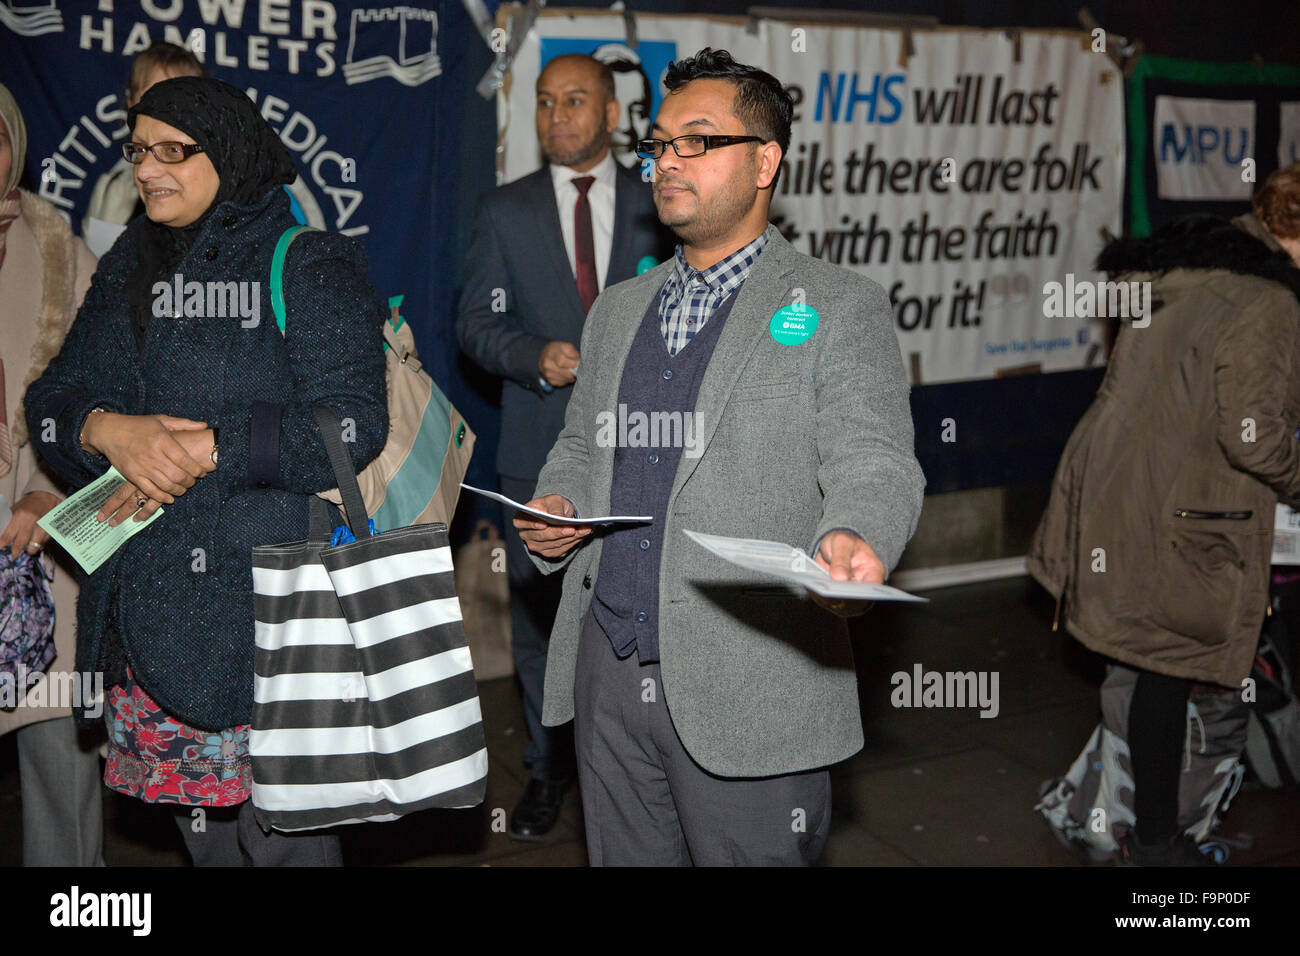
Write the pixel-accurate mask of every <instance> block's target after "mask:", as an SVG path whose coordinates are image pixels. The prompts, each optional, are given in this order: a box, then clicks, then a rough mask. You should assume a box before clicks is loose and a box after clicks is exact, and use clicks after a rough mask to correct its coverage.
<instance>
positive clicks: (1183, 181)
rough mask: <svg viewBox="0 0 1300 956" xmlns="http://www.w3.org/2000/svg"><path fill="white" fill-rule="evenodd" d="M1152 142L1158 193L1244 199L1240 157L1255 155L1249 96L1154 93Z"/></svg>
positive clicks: (1247, 188)
mask: <svg viewBox="0 0 1300 956" xmlns="http://www.w3.org/2000/svg"><path fill="white" fill-rule="evenodd" d="M1151 145H1152V148H1153V149H1154V151H1155V157H1156V194H1157V195H1158V196H1159V197H1160V198H1161V199H1198V200H1206V199H1208V200H1223V201H1228V200H1238V199H1249V198H1250V196H1251V193H1252V192H1253V191H1254V188H1255V184H1254V183H1253V182H1247V181H1245V179H1243V177H1242V161H1243V160H1245V159H1254V158H1255V102H1254V100H1206V99H1193V98H1191V97H1185V96H1157V97H1156V108H1155V123H1154V128H1153V130H1152V144H1151Z"/></svg>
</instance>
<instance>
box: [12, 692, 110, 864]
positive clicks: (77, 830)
mask: <svg viewBox="0 0 1300 956" xmlns="http://www.w3.org/2000/svg"><path fill="white" fill-rule="evenodd" d="M14 733H15V734H17V743H18V779H19V787H20V789H21V792H22V800H23V865H24V866H103V865H104V809H103V808H104V781H103V771H102V770H101V769H100V766H99V749H98V738H97V737H96V736H95V735H94V734H93V733H82V734H79V733H78V731H77V727H76V724H75V723H73V720H72V718H71V717H55V718H54V719H53V720H42V721H40V722H39V723H35V724H28V725H26V726H25V727H20V728H18V730H16V731H14Z"/></svg>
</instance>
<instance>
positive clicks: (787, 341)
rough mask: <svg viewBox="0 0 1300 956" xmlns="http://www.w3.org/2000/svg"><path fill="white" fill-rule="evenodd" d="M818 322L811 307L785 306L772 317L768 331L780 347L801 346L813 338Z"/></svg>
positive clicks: (815, 313) (814, 310) (815, 311)
mask: <svg viewBox="0 0 1300 956" xmlns="http://www.w3.org/2000/svg"><path fill="white" fill-rule="evenodd" d="M818 320H819V317H818V315H817V310H816V309H814V308H813V307H812V306H811V305H784V306H782V307H781V308H779V309H777V310H776V313H775V314H774V315H773V316H772V321H771V322H770V323H768V330H769V331H770V332H771V333H772V338H773V339H774V340H775V341H776V343H777V344H778V345H800V344H802V343H804V342H807V341H808V340H809V339H810V338H812V337H813V333H814V332H816V331H817V322H818Z"/></svg>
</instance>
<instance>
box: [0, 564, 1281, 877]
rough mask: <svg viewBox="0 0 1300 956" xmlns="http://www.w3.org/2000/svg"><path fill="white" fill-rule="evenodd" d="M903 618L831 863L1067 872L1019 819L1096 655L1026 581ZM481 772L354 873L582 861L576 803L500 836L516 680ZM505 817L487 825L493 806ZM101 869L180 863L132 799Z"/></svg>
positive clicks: (1238, 821)
mask: <svg viewBox="0 0 1300 956" xmlns="http://www.w3.org/2000/svg"><path fill="white" fill-rule="evenodd" d="M927 596H928V597H929V598H930V599H931V603H930V604H928V605H923V606H913V607H886V606H877V608H876V609H875V610H873V611H872V612H870V614H869V615H867V617H865V618H863V619H862V620H861V622H860V625H859V626H858V628H857V633H856V634H855V639H854V640H855V648H856V651H857V654H858V672H859V681H860V689H861V698H862V712H863V713H862V716H863V724H864V728H865V731H866V746H865V747H864V748H863V749H862V751H860V752H859V753H858V754H857V755H856V756H854V757H853V758H851V759H850V760H848V761H845V762H844V763H843V764H840V765H838V766H837V767H836V768H834V770H833V779H834V814H833V822H832V827H831V834H830V839H829V842H828V844H827V848H826V852H825V855H824V857H823V860H822V862H823V863H824V864H825V865H828V866H859V865H864V864H865V865H878V866H913V865H921V866H932V865H945V864H946V865H1015V866H1068V865H1073V864H1075V863H1076V861H1075V859H1074V858H1073V857H1072V856H1071V855H1070V854H1068V853H1067V852H1066V851H1065V850H1064V849H1062V848H1061V847H1060V845H1059V844H1057V842H1056V841H1055V839H1054V838H1053V837H1052V836H1051V834H1050V832H1049V831H1048V829H1047V828H1046V826H1045V825H1044V824H1043V823H1042V822H1040V820H1039V819H1038V818H1037V815H1036V814H1035V813H1034V812H1033V811H1032V807H1033V804H1034V802H1035V800H1036V797H1037V791H1038V786H1039V784H1040V782H1041V781H1043V780H1044V779H1046V778H1048V777H1053V776H1058V775H1060V774H1062V773H1064V772H1065V770H1066V768H1067V767H1068V766H1069V765H1070V763H1071V762H1072V761H1073V759H1074V757H1075V756H1076V755H1077V754H1078V752H1079V750H1080V748H1081V747H1082V746H1083V743H1084V742H1085V741H1086V739H1087V737H1088V735H1089V734H1090V733H1091V731H1092V728H1093V726H1094V725H1095V723H1096V721H1097V687H1098V685H1099V684H1100V682H1101V676H1102V668H1101V663H1100V660H1099V659H1098V658H1096V657H1094V656H1092V655H1091V654H1089V653H1088V652H1086V651H1084V650H1083V649H1082V648H1081V647H1080V646H1079V645H1078V644H1077V643H1075V642H1074V641H1073V640H1071V639H1069V638H1067V637H1065V636H1064V635H1060V634H1053V633H1052V632H1051V616H1052V607H1051V605H1050V603H1049V601H1048V599H1047V597H1046V596H1045V595H1044V594H1043V592H1042V591H1041V590H1039V589H1038V588H1037V586H1036V585H1034V584H1032V583H1031V582H1030V581H1029V580H1028V579H1027V578H1016V579H1011V580H1007V581H1001V582H994V583H991V584H980V585H972V586H969V587H961V588H946V589H943V590H938V591H932V592H930V593H929V594H928V595H927ZM917 663H920V664H922V665H923V666H924V668H925V669H926V670H938V671H949V670H954V671H956V670H960V671H967V670H974V671H997V672H998V674H999V696H1000V712H999V713H998V715H997V717H995V718H991V719H983V718H980V717H979V716H978V713H977V712H976V711H975V710H956V709H903V708H894V707H893V706H891V703H890V694H891V691H892V690H893V687H892V685H891V683H890V676H891V675H892V674H893V673H895V672H896V671H908V672H910V671H911V670H912V667H913V665H914V664H917ZM480 689H481V693H482V703H483V714H484V722H485V725H486V729H487V735H488V748H489V753H490V766H491V769H490V771H489V777H488V792H487V800H486V802H485V804H484V806H483V807H482V808H479V809H477V810H462V811H431V812H428V813H424V814H418V815H417V816H415V817H413V818H411V819H408V820H404V821H399V822H396V823H385V824H372V825H368V826H355V827H349V828H347V832H346V835H345V847H344V852H345V858H346V860H347V862H348V863H350V864H355V865H401V866H448V865H453V866H454V865H491V866H520V865H523V866H581V865H585V863H586V859H587V857H586V846H585V840H584V838H583V829H582V813H581V808H580V806H579V800H578V799H577V797H576V794H570V797H569V799H568V800H567V801H566V804H565V807H564V812H563V815H562V817H561V820H560V823H559V825H558V826H557V827H556V829H555V831H554V832H553V833H552V834H551V835H550V837H549V838H548V839H547V840H546V841H545V842H542V843H539V844H524V843H517V842H514V841H512V840H510V839H509V838H508V837H507V836H506V835H505V834H504V833H501V832H495V831H494V829H493V826H492V824H493V821H494V819H500V818H502V817H503V816H504V814H506V813H508V812H509V810H510V808H511V807H512V806H513V805H514V803H515V801H516V800H517V799H518V798H519V796H520V795H521V794H522V793H523V789H524V785H525V783H526V782H527V770H526V769H525V768H524V767H523V765H522V763H521V757H522V754H523V750H524V745H525V743H526V739H525V732H524V724H523V714H522V711H521V709H520V705H519V700H518V696H517V693H516V690H515V685H514V679H513V678H508V679H502V680H496V681H489V682H486V683H484V684H482V685H481V688H480ZM20 809H21V806H20V800H19V794H18V769H17V760H16V756H15V750H14V745H13V740H12V737H6V738H0V819H2V820H4V821H6V823H5V825H4V826H3V827H0V865H17V864H19V863H20V862H21V857H22V853H21V843H20V835H19V826H18V821H19V819H20V815H19V814H20ZM497 810H500V811H501V812H499V813H494V811H497ZM1297 810H1300V795H1297V794H1296V793H1289V794H1287V793H1282V792H1277V791H1270V790H1266V789H1264V788H1262V787H1260V786H1259V785H1258V784H1255V783H1253V782H1251V781H1248V783H1247V785H1246V786H1245V787H1244V788H1243V790H1242V791H1241V793H1240V794H1239V795H1238V797H1237V800H1236V802H1235V803H1234V804H1233V806H1232V809H1231V811H1230V812H1229V814H1228V815H1227V818H1226V820H1225V825H1224V830H1225V831H1226V832H1228V833H1237V832H1242V833H1248V834H1250V835H1252V836H1253V837H1254V839H1255V845H1254V848H1253V849H1251V850H1234V851H1233V856H1232V858H1231V860H1230V861H1229V862H1230V864H1246V865H1296V864H1300V824H1297V822H1296V821H1297V820H1298V819H1300V814H1298V813H1297ZM105 817H106V820H105V827H106V831H105V857H106V859H107V862H108V864H109V865H110V866H181V865H185V863H186V857H185V852H184V850H183V848H182V845H181V842H180V837H179V835H178V834H177V833H176V832H175V831H174V829H173V825H172V824H171V822H170V820H168V819H165V818H160V816H159V814H158V812H157V810H156V809H155V808H151V807H149V806H147V805H145V804H141V803H139V802H138V801H135V800H132V799H129V798H124V797H119V796H117V795H115V794H108V793H107V792H106V794H105Z"/></svg>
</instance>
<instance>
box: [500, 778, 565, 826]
mask: <svg viewBox="0 0 1300 956" xmlns="http://www.w3.org/2000/svg"><path fill="white" fill-rule="evenodd" d="M571 783H572V781H571V780H538V779H537V778H536V777H534V778H532V779H531V780H529V781H528V789H527V790H525V791H524V795H523V797H522V798H521V799H520V800H519V803H517V804H516V805H515V810H514V813H512V814H510V838H511V839H512V840H540V839H542V837H544V836H546V834H548V833H550V832H551V831H552V830H553V829H555V821H557V820H558V819H559V818H560V807H561V806H562V805H563V803H564V794H565V791H567V790H568V789H569V786H570V784H571Z"/></svg>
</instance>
